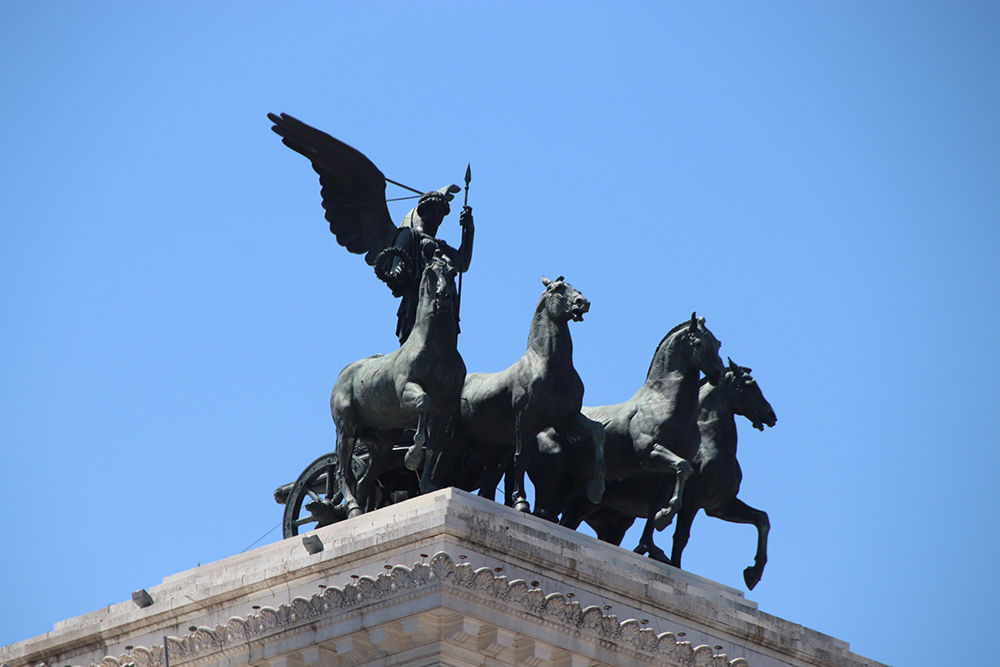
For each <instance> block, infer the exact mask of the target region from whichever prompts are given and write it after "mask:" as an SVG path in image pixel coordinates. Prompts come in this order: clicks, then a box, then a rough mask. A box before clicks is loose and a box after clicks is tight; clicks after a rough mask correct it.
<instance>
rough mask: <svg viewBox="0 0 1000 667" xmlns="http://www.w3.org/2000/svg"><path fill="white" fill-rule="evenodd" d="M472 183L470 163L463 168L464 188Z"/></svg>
mask: <svg viewBox="0 0 1000 667" xmlns="http://www.w3.org/2000/svg"><path fill="white" fill-rule="evenodd" d="M471 182H472V163H471V162H470V163H469V164H468V165H466V167H465V187H469V183H471Z"/></svg>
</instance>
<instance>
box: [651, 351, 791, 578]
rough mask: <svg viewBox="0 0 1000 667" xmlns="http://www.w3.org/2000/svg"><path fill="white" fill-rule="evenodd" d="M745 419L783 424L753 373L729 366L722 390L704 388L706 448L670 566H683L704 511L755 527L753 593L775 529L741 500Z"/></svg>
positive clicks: (687, 495)
mask: <svg viewBox="0 0 1000 667" xmlns="http://www.w3.org/2000/svg"><path fill="white" fill-rule="evenodd" d="M734 415H742V416H744V417H746V418H747V419H749V420H750V422H751V424H753V427H754V428H755V429H758V430H760V431H763V430H764V426H765V425H767V426H772V427H773V426H774V425H775V424H776V423H777V422H778V418H777V416H775V414H774V410H773V409H772V408H771V404H770V403H768V402H767V399H766V398H764V394H763V393H762V392H761V390H760V386H759V385H758V384H757V381H756V380H754V378H753V376H752V375H750V369H749V368H745V367H743V366H737V365H736V364H734V363H733V360H732V359H730V360H729V370H728V371H726V375H725V377H724V378H723V380H722V382H720V383H719V385H718V386H716V387H712V386H703V387H702V388H701V402H700V413H699V415H698V429H699V430H700V431H701V445H700V446H699V447H698V453H697V454H696V455H695V457H694V459H693V460H692V463H693V464H694V469H695V474H694V475H693V476H692V477H691V479H690V480H688V485H687V487H686V488H685V489H684V501H683V503H681V510H680V513H678V515H677V526H676V527H675V528H674V545H673V550H672V551H671V553H670V562H671V563H672V564H673V565H675V566H676V567H680V566H681V553H683V551H684V547H685V545H687V542H688V538H689V537H690V535H691V523H692V522H693V521H694V517H695V515H696V514H697V513H698V510H699V509H704V510H705V514H707V515H708V516H714V517H716V518H719V519H722V520H723V521H731V522H733V523H751V524H753V525H754V526H756V528H757V553H756V555H755V556H754V564H753V565H751V566H749V567H747V568H746V569H744V570H743V581H744V582H745V583H746V585H747V588H749V589H751V590H753V587H754V586H756V585H757V583H758V582H759V581H760V578H761V575H763V573H764V565H765V564H766V563H767V534H768V531H769V530H770V528H771V523H770V521H768V518H767V513H766V512H763V511H761V510H758V509H755V508H753V507H750V506H749V505H747V504H746V503H744V502H743V501H742V500H740V499H739V498H737V497H736V496H737V494H739V492H740V482H741V481H742V480H743V472H742V470H740V464H739V461H737V460H736V440H737V434H736V418H735V416H734Z"/></svg>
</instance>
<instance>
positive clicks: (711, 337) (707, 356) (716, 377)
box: [687, 313, 726, 385]
mask: <svg viewBox="0 0 1000 667" xmlns="http://www.w3.org/2000/svg"><path fill="white" fill-rule="evenodd" d="M687 337H688V343H689V344H690V345H691V349H692V355H691V362H692V363H693V364H694V365H695V366H696V367H697V368H698V370H700V371H701V372H702V373H704V374H705V377H707V378H708V381H709V382H710V383H711V384H713V385H717V384H719V382H720V381H721V380H722V375H723V374H724V373H725V371H726V369H725V366H723V364H722V359H721V358H720V357H719V348H720V347H722V343H721V342H720V341H719V339H718V338H716V337H715V334H713V333H712V332H711V331H709V330H708V327H706V326H705V318H704V317H698V316H697V315H696V314H695V313H691V321H690V322H688V328H687Z"/></svg>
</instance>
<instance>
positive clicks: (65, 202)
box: [0, 2, 1000, 665]
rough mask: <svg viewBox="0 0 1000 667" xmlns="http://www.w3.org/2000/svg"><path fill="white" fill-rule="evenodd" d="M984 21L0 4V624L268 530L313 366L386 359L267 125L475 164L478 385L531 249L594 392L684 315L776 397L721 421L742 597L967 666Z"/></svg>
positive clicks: (383, 339) (386, 332)
mask: <svg viewBox="0 0 1000 667" xmlns="http://www.w3.org/2000/svg"><path fill="white" fill-rule="evenodd" d="M997 13H998V12H997V10H996V6H995V5H992V4H991V3H985V2H984V3H976V2H959V3H948V4H947V5H946V4H945V3H929V2H879V3H862V2H849V3H802V2H787V3H783V2H762V3H752V4H751V3H707V4H706V3H698V5H697V6H695V4H694V3H691V4H680V3H674V2H666V3H660V2H657V3H652V2H650V3H625V4H620V5H618V6H616V7H615V8H613V9H612V8H611V5H605V4H598V3H568V2H551V3H527V2H508V3H493V4H487V3H458V2H439V3H421V4H420V7H419V8H418V7H416V6H415V5H414V4H413V3H380V4H378V5H377V6H374V7H373V6H371V5H369V4H365V5H363V6H362V7H360V8H359V7H356V6H351V5H350V4H349V3H311V2H303V3H295V4H294V5H275V4H274V3H268V4H264V3H257V2H250V3H244V2H240V3H236V2H230V3H225V2H218V3H193V2H175V3H170V4H169V6H168V5H166V4H162V5H158V6H151V5H148V4H144V5H139V4H136V3H125V2H120V3H112V2H101V3H87V4H84V3H63V4H60V5H53V4H48V5H40V4H37V3H35V4H31V3H5V4H3V5H2V7H0V26H2V27H0V31H2V36H3V38H2V39H0V86H2V88H0V89H2V90H3V97H4V100H5V101H6V105H5V108H6V114H5V118H6V131H5V132H4V133H3V146H4V150H3V151H2V152H0V167H2V174H3V179H2V181H0V194H2V197H0V200H2V201H3V203H4V216H3V218H4V224H3V225H2V226H0V234H2V236H0V313H2V320H0V369H2V373H0V379H2V382H0V410H2V414H3V419H2V420H0V446H2V452H3V458H2V461H3V465H2V466H0V488H3V489H4V490H5V492H6V494H5V495H6V497H7V501H6V502H4V503H3V504H2V506H0V526H3V529H4V534H5V537H4V538H3V540H2V542H0V545H2V549H0V582H2V586H3V590H4V601H5V604H4V605H3V606H4V611H3V612H0V644H6V643H10V642H14V641H17V640H20V639H24V638H27V637H29V636H33V635H36V634H40V633H44V632H46V631H48V630H49V629H50V628H51V625H52V624H53V623H54V622H55V621H58V620H61V619H64V618H67V617H70V616H75V615H78V614H81V613H85V612H87V611H91V610H93V609H97V608H99V607H102V606H104V605H107V604H110V603H112V602H117V601H121V600H124V599H127V598H128V595H129V593H130V592H131V591H133V590H135V589H137V588H141V587H148V586H152V585H155V584H157V583H159V581H160V579H161V578H162V577H163V576H166V575H168V574H171V573H174V572H177V571H180V570H184V569H187V568H189V567H194V566H195V565H197V564H199V563H206V562H210V561H213V560H217V559H219V558H223V557H225V556H228V555H231V554H234V553H238V552H240V551H241V550H243V549H244V548H246V547H247V546H248V545H250V544H251V543H253V542H254V540H256V539H257V538H258V537H260V536H261V535H262V534H264V533H266V532H267V531H268V530H269V529H271V528H272V527H274V525H275V524H276V523H277V522H278V521H279V519H280V509H281V508H280V507H279V506H277V505H275V504H274V502H273V500H272V498H271V491H272V490H273V488H274V487H276V486H278V485H280V484H282V483H285V482H288V481H291V480H293V479H294V478H295V477H296V476H297V474H298V473H299V471H300V470H301V469H302V468H303V467H304V466H305V465H306V464H307V463H308V462H309V461H311V460H312V459H313V458H315V457H316V456H318V455H320V454H322V453H324V452H325V451H328V450H329V449H330V448H331V447H332V442H333V434H334V433H333V425H332V422H331V420H330V417H329V411H328V405H327V401H328V395H329V389H330V386H331V384H332V382H333V380H334V378H335V377H336V375H337V373H338V372H339V370H340V369H341V368H342V367H343V366H344V365H346V364H347V363H349V362H350V361H353V360H355V359H358V358H360V357H363V356H367V355H370V354H373V353H376V352H385V351H388V350H391V349H392V348H393V347H394V345H395V340H394V337H393V329H394V313H395V308H396V304H395V302H394V300H393V299H392V298H391V296H390V295H389V293H388V291H387V290H386V289H385V287H384V286H383V285H381V284H380V283H378V281H377V280H376V279H375V278H374V276H372V275H371V272H370V269H368V267H366V266H365V265H364V262H363V260H361V259H360V258H359V257H355V256H350V255H349V254H348V253H346V252H345V251H344V250H343V249H341V248H340V247H339V246H337V245H336V243H335V242H334V239H333V237H332V236H331V235H330V234H329V233H328V232H327V230H326V225H325V222H324V221H323V218H322V210H321V209H320V206H319V192H318V184H317V182H316V179H315V176H314V174H313V172H312V171H311V170H310V169H309V167H308V164H307V163H306V162H305V160H303V159H302V158H301V157H300V156H297V155H295V154H293V153H292V152H291V151H288V150H287V149H286V148H284V147H283V146H282V145H281V144H280V143H279V141H278V139H277V137H275V136H274V135H273V134H272V133H271V132H270V130H269V129H268V122H267V120H266V118H265V113H266V112H269V111H271V112H287V113H291V114H293V115H295V116H297V117H299V118H301V119H302V120H305V121H306V122H309V123H311V124H314V125H316V126H318V127H320V128H322V129H324V130H326V131H328V132H330V133H331V134H333V135H335V136H337V137H339V138H341V139H343V140H345V141H347V142H349V143H351V144H352V145H354V146H357V147H358V148H360V149H361V150H363V151H364V152H365V153H366V154H367V155H368V156H369V157H371V158H372V159H373V160H374V161H375V162H376V164H378V165H379V166H380V168H381V169H382V170H383V171H384V172H385V173H386V175H388V176H389V177H390V178H394V179H396V180H400V181H402V182H404V183H409V184H412V185H415V186H416V187H419V188H422V189H431V188H437V187H441V186H442V185H445V184H447V183H450V182H460V181H461V178H462V174H463V171H464V168H465V164H466V163H467V162H471V163H472V165H473V170H474V181H473V187H472V191H471V196H470V199H471V203H472V205H473V206H474V208H475V212H476V222H477V238H476V255H475V260H474V264H473V268H472V271H471V272H470V273H469V274H468V275H467V276H466V279H465V281H464V282H465V285H464V287H465V290H466V292H465V298H464V299H463V334H462V337H461V342H460V345H461V351H462V353H463V356H464V358H465V360H466V364H467V366H468V368H469V369H470V371H492V370H499V369H501V368H503V367H505V366H507V365H508V364H510V363H511V362H512V361H513V360H514V359H515V358H516V357H517V356H518V355H520V353H521V352H522V351H523V347H524V343H525V338H526V335H527V328H528V322H529V318H530V313H531V309H532V308H533V306H534V303H535V300H536V298H537V295H538V293H539V291H540V290H541V284H540V283H539V278H540V277H541V276H542V275H543V274H544V275H548V276H550V277H555V276H556V275H559V274H562V275H565V276H566V278H567V280H569V281H570V282H571V283H573V285H574V286H576V287H577V288H578V289H580V290H581V291H582V292H583V293H584V294H586V295H587V296H588V297H589V298H590V300H591V301H592V309H591V313H590V314H589V316H588V317H587V321H585V322H583V323H580V324H575V325H574V326H573V334H574V342H575V355H576V365H577V368H578V369H579V370H580V373H581V375H582V376H583V378H584V381H585V382H586V384H587V398H586V402H587V403H588V404H591V405H595V404H603V403H613V402H618V401H621V400H624V399H625V398H627V397H628V396H630V395H631V394H632V392H633V391H634V390H635V389H636V388H637V387H638V386H639V384H640V383H641V382H642V379H643V377H644V373H645V370H646V367H647V365H648V363H649V358H650V356H651V355H652V352H653V349H654V347H655V345H656V343H657V342H658V341H659V340H660V338H661V337H662V336H663V334H664V333H665V332H666V331H667V330H668V329H669V328H670V327H672V326H673V325H675V324H677V323H678V322H680V321H682V320H683V319H685V318H686V317H688V316H689V315H690V313H691V311H692V310H697V311H698V313H699V315H703V316H705V317H706V318H707V324H708V326H709V327H710V328H711V329H712V331H713V332H714V333H715V334H716V335H717V336H718V337H719V338H720V339H721V340H722V341H723V348H722V353H723V355H730V356H732V357H733V359H734V360H735V361H737V362H738V363H740V364H744V365H747V366H751V367H753V369H754V375H755V376H756V377H757V379H758V381H759V382H760V384H761V387H762V388H763V390H764V392H765V394H766V395H767V397H768V398H769V400H770V401H771V403H772V405H773V406H774V408H775V410H776V412H777V413H778V418H779V421H778V425H777V427H776V428H774V429H773V430H769V431H767V432H765V433H758V432H756V431H753V430H752V429H750V428H749V424H748V423H745V422H744V423H742V424H741V425H740V437H741V440H740V444H741V450H740V453H741V456H740V459H741V462H742V464H743V469H744V477H745V479H744V483H743V490H742V491H741V494H740V497H741V498H742V499H743V500H745V501H746V502H748V503H749V504H751V505H753V506H755V507H759V508H761V509H764V510H766V511H767V512H768V513H769V514H770V517H771V523H772V526H773V528H772V533H771V542H770V556H771V558H770V562H769V563H768V566H767V570H766V572H765V573H764V578H763V580H762V581H761V583H760V585H758V587H757V588H756V590H754V591H753V592H752V593H750V594H749V595H748V597H750V598H751V599H753V600H756V601H757V602H759V604H760V606H761V608H762V609H763V610H764V611H767V612H769V613H772V614H776V615H778V616H782V617H785V618H787V619H790V620H793V621H796V622H800V623H802V624H804V625H807V626H809V627H812V628H814V629H817V630H820V631H822V632H826V633H829V634H832V635H835V636H837V637H840V638H842V639H845V640H847V641H849V642H851V645H852V647H853V648H854V650H856V651H858V652H860V653H862V654H865V655H867V656H869V657H872V658H875V659H878V660H882V661H885V662H888V663H892V664H907V665H925V664H926V665H929V664H940V660H941V658H940V656H948V657H947V659H946V661H947V662H953V663H959V662H961V661H962V660H964V659H968V660H971V659H972V656H973V655H975V656H977V657H981V656H982V655H983V651H984V650H985V651H987V652H988V651H989V650H990V649H989V648H988V647H987V648H984V647H983V646H982V645H981V644H980V642H978V641H977V639H979V638H981V637H983V636H991V634H990V633H991V632H992V621H993V620H995V617H996V614H995V611H994V610H993V607H992V604H991V600H992V598H993V596H994V595H996V594H997V593H1000V590H998V588H1000V587H998V577H997V574H996V569H995V567H994V566H993V563H992V561H993V558H992V555H993V553H995V551H996V547H997V538H996V536H995V531H994V530H993V528H992V526H993V525H994V524H995V520H994V519H993V518H992V516H993V508H994V507H995V506H996V504H997V501H998V495H1000V494H998V492H997V488H996V484H995V483H994V482H993V479H994V477H995V475H996V470H997V468H998V463H1000V460H998V459H1000V456H998V453H997V448H998V445H1000V442H998V435H997V434H998V433H1000V419H998V416H997V415H998V412H997V410H996V407H995V403H996V399H997V395H998V394H997V390H996V377H998V371H1000V367H998V366H1000V364H998V363H997V360H996V355H995V354H994V350H993V349H992V348H993V346H994V345H995V344H996V342H997V341H998V340H1000V322H998V308H997V303H998V285H1000V281H998V277H1000V276H998V269H997V260H998V257H1000V233H998V225H997V223H998V217H1000V198H998V185H1000V160H998V157H997V156H998V155H1000V87H998V86H997V85H996V80H997V63H1000V39H998V35H997V25H1000V23H998V18H1000V17H998V16H997ZM400 194H404V193H400ZM403 213H405V207H402V206H401V207H399V208H396V209H394V210H393V214H394V215H395V216H396V217H397V218H398V217H401V216H402V215H403ZM442 236H444V237H445V238H447V239H449V240H452V241H457V238H458V232H457V222H456V220H455V219H454V216H453V219H451V220H450V221H447V222H446V223H445V226H444V228H443V231H442ZM279 537H280V535H279V533H278V532H277V531H275V532H271V533H270V534H268V536H267V537H266V538H265V541H271V540H275V539H278V538H279ZM658 538H659V541H660V543H661V544H662V545H668V544H669V538H670V533H669V531H668V532H666V533H661V534H659V536H658ZM634 542H635V535H634V534H631V535H630V536H629V537H628V538H626V543H627V544H631V543H634ZM753 550H754V531H753V529H752V528H751V527H748V526H736V525H731V524H724V523H722V522H719V521H717V520H714V519H710V518H706V517H704V516H702V517H699V519H698V520H697V521H696V522H695V525H694V530H693V535H692V540H691V544H690V546H689V547H688V550H687V551H686V553H685V566H686V567H687V568H688V569H690V570H692V571H693V572H696V573H698V574H701V575H704V576H707V577H711V578H713V579H716V580H718V581H721V582H722V583H725V584H728V585H732V586H736V587H742V579H741V572H742V569H743V568H744V567H745V566H746V565H749V564H750V562H751V560H752V556H753ZM958 628H960V630H958V631H956V630H957V629H958ZM932 656H933V657H932ZM987 659H989V658H987Z"/></svg>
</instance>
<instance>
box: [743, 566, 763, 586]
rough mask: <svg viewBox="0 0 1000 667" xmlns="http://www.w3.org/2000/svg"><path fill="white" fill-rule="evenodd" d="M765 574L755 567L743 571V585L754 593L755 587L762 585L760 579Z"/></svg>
mask: <svg viewBox="0 0 1000 667" xmlns="http://www.w3.org/2000/svg"><path fill="white" fill-rule="evenodd" d="M763 574H764V573H763V572H761V571H760V570H758V569H757V568H756V567H754V566H753V565H751V566H750V567H748V568H746V569H745V570H743V583H745V584H746V585H747V590H751V591H752V590H753V587H754V586H756V585H757V584H759V583H760V577H761V575H763Z"/></svg>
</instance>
